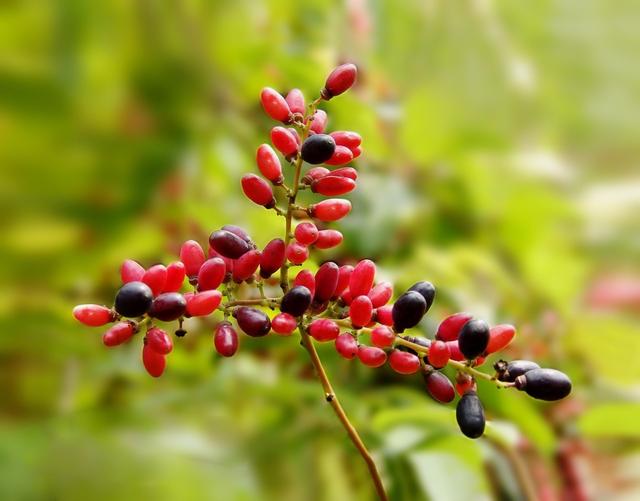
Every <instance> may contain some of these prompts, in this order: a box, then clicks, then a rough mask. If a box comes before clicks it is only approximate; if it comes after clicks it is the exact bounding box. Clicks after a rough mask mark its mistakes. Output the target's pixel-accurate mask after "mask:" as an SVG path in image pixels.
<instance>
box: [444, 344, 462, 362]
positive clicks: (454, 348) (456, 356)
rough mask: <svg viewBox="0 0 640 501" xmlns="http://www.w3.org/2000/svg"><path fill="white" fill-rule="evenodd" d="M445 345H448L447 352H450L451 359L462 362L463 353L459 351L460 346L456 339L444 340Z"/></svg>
mask: <svg viewBox="0 0 640 501" xmlns="http://www.w3.org/2000/svg"><path fill="white" fill-rule="evenodd" d="M445 343H446V344H447V346H448V347H449V352H450V353H451V357H450V358H451V360H456V361H458V362H462V361H463V360H465V357H464V355H463V354H462V352H461V351H460V346H459V345H458V340H455V341H445Z"/></svg>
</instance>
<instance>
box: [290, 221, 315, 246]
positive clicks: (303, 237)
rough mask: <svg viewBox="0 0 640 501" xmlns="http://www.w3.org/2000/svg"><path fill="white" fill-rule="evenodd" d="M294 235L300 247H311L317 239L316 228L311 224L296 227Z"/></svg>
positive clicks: (301, 224)
mask: <svg viewBox="0 0 640 501" xmlns="http://www.w3.org/2000/svg"><path fill="white" fill-rule="evenodd" d="M294 234H295V237H296V240H297V241H298V242H300V243H301V244H302V245H311V244H312V243H314V242H315V241H316V240H317V239H318V228H317V227H316V225H315V224H313V223H311V222H304V223H300V224H299V225H298V226H296V229H295V232H294Z"/></svg>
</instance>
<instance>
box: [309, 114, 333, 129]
mask: <svg viewBox="0 0 640 501" xmlns="http://www.w3.org/2000/svg"><path fill="white" fill-rule="evenodd" d="M328 121H329V117H328V116H327V113H326V112H325V111H324V110H317V111H316V112H315V113H314V114H313V121H312V122H311V127H310V130H311V131H313V132H315V133H316V134H322V133H323V132H324V129H325V127H326V126H327V122H328Z"/></svg>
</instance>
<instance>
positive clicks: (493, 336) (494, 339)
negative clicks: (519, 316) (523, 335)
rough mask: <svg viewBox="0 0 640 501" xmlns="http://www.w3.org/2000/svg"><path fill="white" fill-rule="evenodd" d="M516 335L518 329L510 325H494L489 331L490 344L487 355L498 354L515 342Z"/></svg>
mask: <svg viewBox="0 0 640 501" xmlns="http://www.w3.org/2000/svg"><path fill="white" fill-rule="evenodd" d="M515 335H516V328H515V327H514V326H513V325H509V324H500V325H494V326H493V327H491V329H490V330H489V344H487V349H486V350H485V352H486V353H487V354H491V353H496V352H498V351H500V350H502V349H504V348H506V347H507V345H508V344H509V343H510V342H511V341H512V340H513V338H514V337H515Z"/></svg>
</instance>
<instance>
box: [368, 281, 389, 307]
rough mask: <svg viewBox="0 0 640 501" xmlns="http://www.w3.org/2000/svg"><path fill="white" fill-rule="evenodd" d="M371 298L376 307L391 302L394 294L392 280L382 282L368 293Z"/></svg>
mask: <svg viewBox="0 0 640 501" xmlns="http://www.w3.org/2000/svg"><path fill="white" fill-rule="evenodd" d="M367 295H368V296H369V299H371V304H372V305H373V307H374V308H380V307H381V306H384V305H385V304H387V303H388V302H389V299H391V296H393V285H391V282H380V283H379V284H377V285H376V286H375V287H374V288H373V289H371V290H370V291H369V293H368V294H367Z"/></svg>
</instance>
